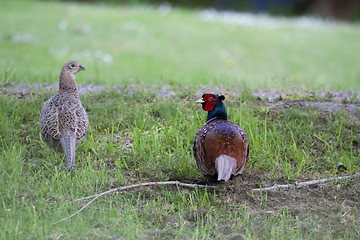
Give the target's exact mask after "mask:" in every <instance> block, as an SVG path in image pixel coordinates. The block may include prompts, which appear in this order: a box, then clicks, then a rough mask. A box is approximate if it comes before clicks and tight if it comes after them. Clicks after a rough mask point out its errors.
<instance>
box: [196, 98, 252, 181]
mask: <svg viewBox="0 0 360 240" xmlns="http://www.w3.org/2000/svg"><path fill="white" fill-rule="evenodd" d="M224 99H225V97H224V96H223V95H221V96H218V95H215V94H209V93H207V94H204V95H203V96H202V98H201V99H199V100H198V101H197V102H200V103H202V108H203V109H204V110H205V111H207V112H208V116H207V119H206V122H205V124H204V126H202V127H201V128H200V129H199V131H198V132H197V134H196V136H195V140H194V148H193V150H194V157H195V160H196V164H197V165H198V167H199V169H200V171H201V172H202V174H203V175H204V176H205V177H206V178H207V179H209V180H213V179H217V180H218V181H221V180H224V181H228V180H229V179H230V177H231V176H232V175H234V176H235V175H238V174H241V173H242V172H243V170H244V168H245V165H246V162H247V159H248V157H249V143H248V140H247V137H246V133H245V132H244V130H243V129H241V128H240V127H239V126H238V125H236V124H234V123H232V122H229V121H227V113H226V109H225V106H224V103H223V100H224Z"/></svg>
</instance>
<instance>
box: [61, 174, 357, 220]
mask: <svg viewBox="0 0 360 240" xmlns="http://www.w3.org/2000/svg"><path fill="white" fill-rule="evenodd" d="M358 176H360V172H359V173H354V174H351V175H344V176H340V177H332V178H323V179H318V180H312V181H306V182H300V183H293V184H284V185H278V184H276V185H274V186H272V187H267V188H254V189H252V190H251V191H253V192H260V191H269V192H275V191H278V190H285V191H288V190H291V189H297V188H302V187H305V186H310V185H315V184H322V183H328V182H331V181H334V180H344V179H350V178H355V177H358ZM154 185H178V186H182V187H190V188H215V186H211V185H198V184H189V183H182V182H179V181H168V182H146V183H138V184H134V185H129V186H123V187H118V188H113V189H110V190H108V191H106V192H102V193H99V194H95V195H92V196H88V197H83V198H79V199H75V200H74V201H75V202H78V201H82V200H86V199H90V198H93V199H92V200H90V201H89V202H88V203H87V204H85V206H83V207H82V208H80V209H79V210H78V211H76V212H75V213H74V214H72V215H70V216H69V217H66V218H63V219H61V220H59V221H57V222H55V223H54V224H58V223H60V222H63V221H65V220H68V219H70V218H72V217H73V216H75V215H76V214H78V213H80V212H81V211H83V210H84V209H85V208H87V207H88V206H89V205H90V204H91V203H92V202H94V201H95V200H96V199H98V198H100V197H101V196H104V195H106V194H109V193H112V192H117V191H122V190H126V189H130V188H137V187H143V186H154Z"/></svg>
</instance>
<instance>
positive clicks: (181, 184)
mask: <svg viewBox="0 0 360 240" xmlns="http://www.w3.org/2000/svg"><path fill="white" fill-rule="evenodd" d="M153 185H177V186H182V187H189V188H215V187H214V186H208V185H198V184H189V183H182V182H179V181H168V182H146V183H139V184H134V185H129V186H124V187H118V188H113V189H110V190H108V191H106V192H102V193H99V194H95V195H92V196H88V197H83V198H79V199H75V200H74V201H75V202H77V201H81V200H85V199H89V198H93V199H92V200H91V201H89V202H88V203H87V204H85V206H83V207H82V208H80V210H78V211H77V212H75V213H74V214H72V215H70V216H69V217H66V218H63V219H61V220H59V221H57V222H55V223H53V224H58V223H60V222H63V221H65V220H68V219H70V218H72V217H73V216H75V215H76V214H78V213H80V212H81V211H83V210H84V209H85V208H87V207H88V206H89V205H90V204H91V203H92V202H94V201H95V200H96V199H98V198H100V197H101V196H104V195H106V194H109V193H112V192H118V191H122V190H126V189H130V188H138V187H144V186H153Z"/></svg>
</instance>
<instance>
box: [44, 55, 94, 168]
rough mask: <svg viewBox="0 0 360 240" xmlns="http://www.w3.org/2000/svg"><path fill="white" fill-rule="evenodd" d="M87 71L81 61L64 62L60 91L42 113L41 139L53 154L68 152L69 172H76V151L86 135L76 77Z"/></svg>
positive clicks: (85, 124)
mask: <svg viewBox="0 0 360 240" xmlns="http://www.w3.org/2000/svg"><path fill="white" fill-rule="evenodd" d="M81 70H85V68H84V67H83V66H81V65H80V64H79V63H78V62H75V61H70V62H67V63H65V65H64V66H63V68H62V70H61V73H60V81H59V90H58V92H57V93H56V94H55V95H54V96H52V97H51V98H50V99H49V100H48V101H46V102H45V103H44V107H43V108H42V110H41V113H40V120H39V125H40V133H41V138H42V140H43V141H44V142H45V143H46V144H47V146H48V147H49V148H50V149H52V150H53V151H56V152H60V153H65V159H66V169H67V170H70V169H72V171H75V151H76V148H77V147H78V145H79V144H80V143H81V141H82V139H83V137H84V136H85V135H86V134H87V131H88V127H89V120H88V117H87V115H86V112H85V109H84V108H83V106H82V105H81V101H80V97H79V93H78V87H77V85H76V82H75V74H76V73H78V72H79V71H81Z"/></svg>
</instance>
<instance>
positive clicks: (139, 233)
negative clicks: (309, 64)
mask: <svg viewBox="0 0 360 240" xmlns="http://www.w3.org/2000/svg"><path fill="white" fill-rule="evenodd" d="M189 92H190V94H189ZM191 92H192V90H189V89H187V88H183V90H181V91H179V94H178V95H176V96H172V97H162V96H157V95H156V94H154V93H150V92H147V91H143V90H139V91H135V92H129V91H128V88H126V87H125V88H124V89H123V90H120V91H115V90H112V91H111V90H109V91H103V92H100V93H91V94H87V95H84V96H82V102H83V105H84V106H85V108H86V111H87V112H88V115H89V120H90V123H91V124H90V126H91V129H90V131H89V134H88V136H87V137H86V138H85V139H84V141H83V143H82V144H81V145H80V147H79V148H78V150H77V171H76V173H75V174H73V175H72V174H70V173H69V172H66V171H65V166H64V161H63V160H62V156H61V155H53V154H51V152H50V150H48V149H47V147H46V145H45V144H44V143H42V142H41V139H40V136H39V127H38V116H39V112H40V110H41V107H42V104H43V102H44V101H45V100H46V99H48V98H49V97H50V94H49V93H46V92H44V93H36V94H31V95H26V96H25V98H24V99H17V98H15V97H12V96H11V95H10V96H7V95H0V102H1V105H0V106H1V112H2V115H1V116H2V119H1V128H0V133H1V138H0V142H1V152H2V153H1V162H2V164H1V165H0V173H1V174H0V181H1V182H2V184H3V186H2V188H0V194H1V196H2V197H1V205H2V207H1V210H0V222H1V225H2V226H3V227H4V229H6V231H1V233H0V238H1V239H19V238H21V239H28V238H36V239H57V238H62V239H105V238H107V237H108V236H114V235H116V237H113V238H114V239H117V238H121V239H168V238H175V239H238V238H240V237H242V238H249V239H251V238H255V239H258V238H264V239H299V238H302V239H310V238H315V239H321V238H327V239H337V238H343V237H344V238H347V239H356V238H357V237H358V236H359V234H360V232H359V230H358V229H359V224H360V223H359V216H360V212H359V209H360V208H359V203H358V192H359V190H360V185H359V183H358V182H357V181H348V182H345V183H344V182H339V183H333V184H330V185H328V186H323V187H319V188H315V189H307V190H306V189H304V190H298V191H292V192H289V193H286V192H280V193H276V194H270V193H269V194H266V193H261V194H253V193H251V191H249V189H251V188H256V187H260V186H262V187H264V186H271V185H272V184H274V183H280V184H281V183H289V182H290V183H292V182H294V181H303V180H308V179H316V178H321V177H329V176H334V175H335V174H338V173H337V163H338V162H339V161H341V162H343V163H344V164H345V166H346V168H347V170H346V172H344V173H353V172H356V171H359V169H360V164H359V154H360V151H359V148H358V147H356V146H357V144H358V143H359V142H360V138H359V134H358V125H357V123H356V122H352V121H351V120H350V119H351V118H350V117H349V116H347V114H346V113H344V112H339V113H337V114H331V115H329V114H326V113H322V112H319V111H318V110H317V109H312V108H309V109H305V110H303V109H300V108H298V107H291V108H288V109H287V111H284V112H278V114H277V115H273V114H269V110H266V109H265V110H264V107H263V106H262V104H261V102H259V100H256V99H255V98H254V97H252V96H251V95H249V94H248V93H247V92H241V93H240V95H239V96H233V95H230V96H228V100H227V101H226V106H227V109H228V113H229V116H230V120H231V121H233V122H236V123H238V124H239V125H240V126H242V127H243V128H244V129H245V131H246V132H247V134H248V137H249V142H250V146H251V154H250V159H249V163H248V165H247V167H246V171H245V174H244V176H243V177H238V178H235V179H234V180H233V181H231V182H230V183H227V184H220V185H218V187H217V188H216V189H215V190H194V189H186V188H181V187H178V188H177V187H174V186H158V187H145V188H141V189H134V190H129V191H125V192H120V193H117V194H110V195H107V196H104V197H102V198H101V199H99V200H97V201H96V202H94V203H93V204H91V205H90V207H88V208H87V209H86V210H85V211H83V212H82V213H81V214H79V215H77V216H75V217H73V218H71V219H70V220H67V221H65V222H62V223H59V224H57V225H53V224H52V223H54V222H56V221H58V220H60V219H62V218H64V217H67V216H69V215H70V214H72V213H74V212H75V211H77V210H78V209H79V208H80V207H81V206H83V204H85V202H80V203H77V202H73V200H74V199H76V198H80V197H83V196H89V195H92V194H95V193H99V192H103V191H106V190H108V189H110V188H114V187H117V186H124V185H130V184H135V183H140V182H147V181H166V180H179V181H182V182H188V183H194V182H195V183H204V179H203V177H202V176H201V174H200V172H199V170H198V168H197V166H196V164H195V161H194V160H193V157H192V142H193V139H194V136H195V133H196V131H197V129H198V128H200V127H201V126H202V124H203V123H204V121H205V115H206V114H205V112H203V111H202V110H201V107H200V106H199V105H197V104H196V103H195V99H196V97H197V96H196V95H194V94H193V93H191ZM344 173H343V174H344ZM246 189H247V190H246ZM315 226H316V227H315Z"/></svg>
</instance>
